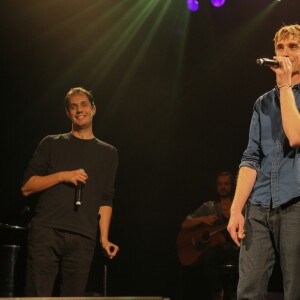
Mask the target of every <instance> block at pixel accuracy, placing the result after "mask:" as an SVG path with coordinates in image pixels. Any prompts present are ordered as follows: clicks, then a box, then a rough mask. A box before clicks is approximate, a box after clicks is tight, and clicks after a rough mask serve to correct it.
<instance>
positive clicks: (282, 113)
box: [228, 24, 300, 300]
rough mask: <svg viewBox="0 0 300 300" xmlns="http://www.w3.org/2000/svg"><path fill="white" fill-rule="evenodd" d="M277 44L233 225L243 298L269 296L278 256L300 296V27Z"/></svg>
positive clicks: (288, 29) (288, 28)
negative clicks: (269, 85)
mask: <svg viewBox="0 0 300 300" xmlns="http://www.w3.org/2000/svg"><path fill="white" fill-rule="evenodd" d="M274 46H275V56H274V57H273V58H274V60H276V61H277V62H278V67H272V68H271V69H272V71H273V72H274V73H275V76H276V86H275V87H274V88H273V89H272V90H270V91H268V92H266V93H265V94H263V95H262V96H260V97H259V98H258V99H257V101H256V102H255V105H254V110H253V115H252V120H251V124H250V133H249V141H248V146H247V148H246V150H245V152H244V154H243V156H242V160H241V164H240V169H239V175H238V180H237V187H236V192H235V196H234V200H233V203H232V206H231V214H230V220H229V224H228V232H229V233H230V235H231V237H232V239H233V241H234V242H235V243H236V245H238V246H240V258H239V282H238V288H237V297H238V299H265V296H266V293H267V289H268V284H269V280H270V276H271V274H272V271H273V268H274V266H275V262H276V258H277V257H278V256H279V259H280V265H281V270H282V278H283V289H284V299H288V300H296V299H300V284H299V282H300V272H299V270H300V235H299V228H300V113H299V108H300V25H298V24H292V25H284V26H282V27H281V28H280V29H279V30H278V31H277V32H276V33H275V37H274ZM245 205H246V212H245V215H244V214H243V213H242V209H243V207H244V206H245Z"/></svg>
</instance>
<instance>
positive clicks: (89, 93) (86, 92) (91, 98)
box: [65, 87, 96, 109]
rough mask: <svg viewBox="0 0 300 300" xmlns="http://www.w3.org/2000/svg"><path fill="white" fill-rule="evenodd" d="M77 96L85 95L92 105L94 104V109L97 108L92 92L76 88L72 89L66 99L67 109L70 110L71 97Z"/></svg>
mask: <svg viewBox="0 0 300 300" xmlns="http://www.w3.org/2000/svg"><path fill="white" fill-rule="evenodd" d="M77 94H83V95H86V96H87V98H88V99H89V101H90V103H91V104H92V106H93V107H95V106H96V105H95V102H94V96H93V94H92V92H91V91H88V90H86V89H85V88H83V87H74V88H71V89H70V90H69V91H68V93H67V95H66V97H65V106H66V109H68V104H69V99H70V97H71V96H73V95H77Z"/></svg>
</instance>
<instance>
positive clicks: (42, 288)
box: [25, 226, 95, 297]
mask: <svg viewBox="0 0 300 300" xmlns="http://www.w3.org/2000/svg"><path fill="white" fill-rule="evenodd" d="M94 250H95V242H94V241H92V240H91V239H88V238H86V237H83V236H81V235H78V234H75V233H70V232H66V231H63V230H57V229H53V228H46V227H38V226H34V227H33V228H31V230H30V233H29V237H28V257H27V272H26V288H25V296H30V297H51V296H52V293H53V288H54V283H55V281H56V279H57V275H58V274H59V275H60V277H59V278H60V280H59V294H60V296H64V297H69V296H76V297H79V296H84V293H85V288H86V284H87V280H88V277H89V270H90V265H91V261H92V259H93V255H94Z"/></svg>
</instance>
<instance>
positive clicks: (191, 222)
mask: <svg viewBox="0 0 300 300" xmlns="http://www.w3.org/2000/svg"><path fill="white" fill-rule="evenodd" d="M201 223H202V217H197V218H192V217H186V218H185V220H184V221H183V222H182V224H181V228H182V229H189V228H193V227H195V226H197V225H199V224H201Z"/></svg>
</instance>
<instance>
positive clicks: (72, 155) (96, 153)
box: [22, 87, 119, 297]
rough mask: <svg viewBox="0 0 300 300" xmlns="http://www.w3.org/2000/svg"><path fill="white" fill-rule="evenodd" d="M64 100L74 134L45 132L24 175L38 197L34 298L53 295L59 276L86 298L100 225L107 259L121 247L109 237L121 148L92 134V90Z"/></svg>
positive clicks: (32, 256)
mask: <svg viewBox="0 0 300 300" xmlns="http://www.w3.org/2000/svg"><path fill="white" fill-rule="evenodd" d="M65 104H66V114H67V116H68V118H69V119H70V120H71V122H72V130H71V132H70V133H64V134H57V135H51V136H46V137H45V138H44V139H43V140H42V141H41V142H40V143H39V145H38V147H37V148H36V150H35V153H34V155H33V157H32V159H31V161H30V162H29V164H28V167H27V169H26V171H25V174H24V179H23V185H22V194H23V195H24V196H29V195H32V194H37V195H38V202H37V205H36V209H35V215H34V217H33V218H32V220H31V223H30V224H29V227H30V232H29V238H28V258H27V274H26V288H25V296H30V297H51V296H52V291H53V288H54V283H55V280H56V278H57V275H58V274H60V278H61V280H60V287H59V289H60V296H64V297H70V296H77V297H78V296H84V293H85V288H86V284H87V280H88V275H89V270H90V264H91V261H92V259H93V254H94V249H95V245H96V241H97V226H99V229H100V242H101V245H102V247H103V249H104V250H105V251H106V253H107V255H108V257H109V258H113V257H114V256H115V255H116V254H117V252H118V250H119V247H118V246H117V245H115V244H113V243H111V242H110V241H109V239H108V236H109V227H110V221H111V215H112V200H113V194H114V181H115V175H116V171H117V164H118V157H117V150H116V149H115V148H114V147H113V146H111V145H109V144H107V143H104V142H102V141H100V140H99V139H97V138H96V137H95V136H94V134H93V125H92V124H93V123H92V121H93V117H94V115H95V113H96V106H95V104H94V100H93V96H92V94H91V92H89V91H87V90H85V89H84V88H81V87H77V88H72V89H71V90H70V91H69V92H68V93H67V95H66V98H65ZM98 224H99V225H98Z"/></svg>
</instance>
